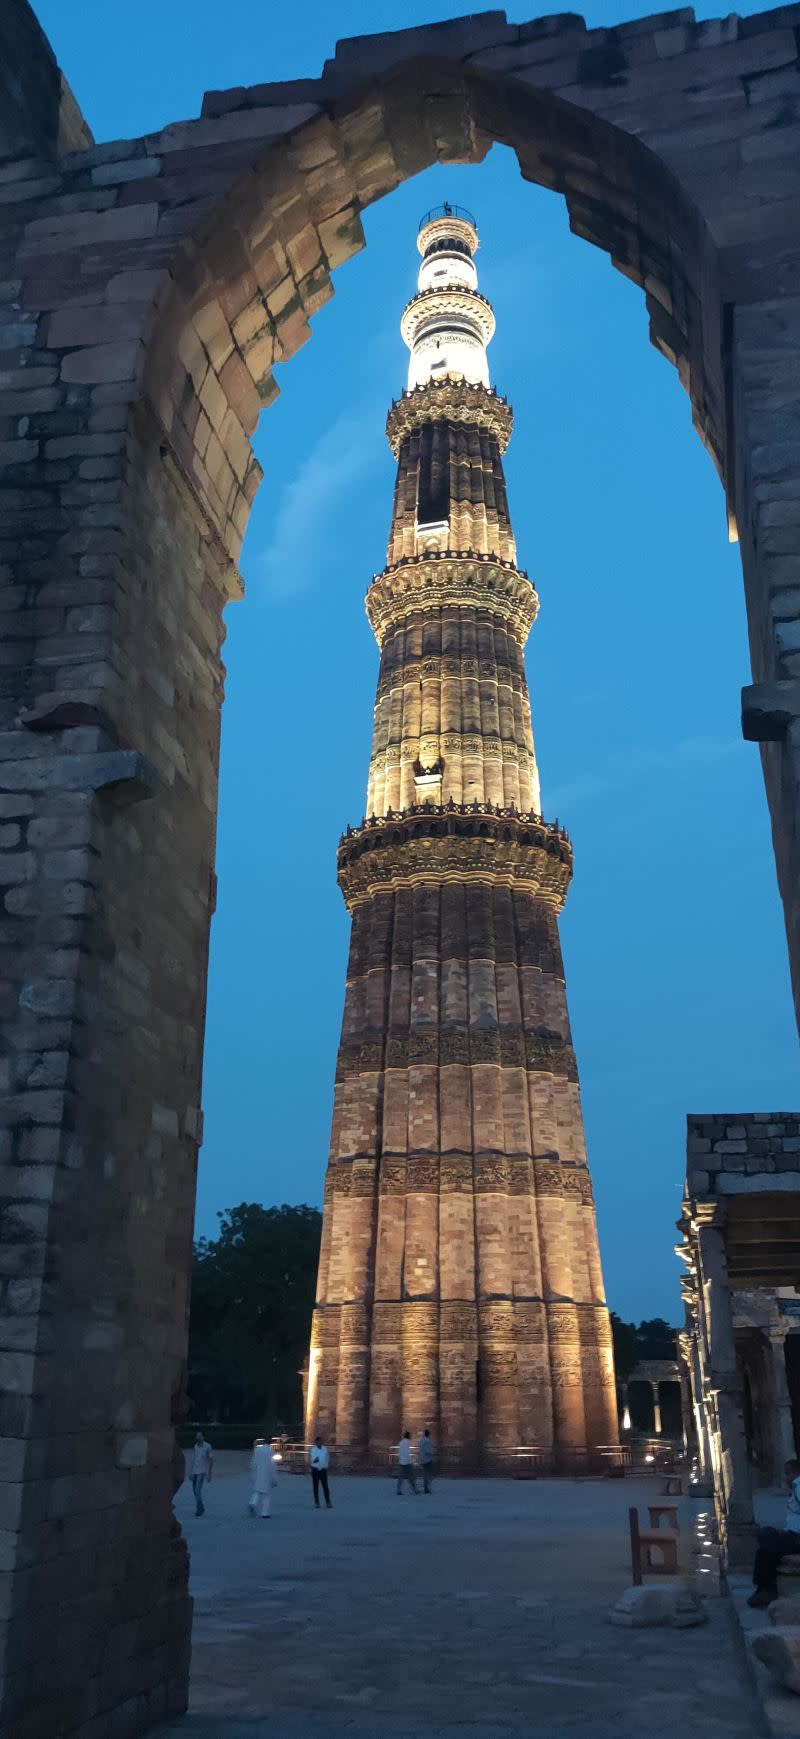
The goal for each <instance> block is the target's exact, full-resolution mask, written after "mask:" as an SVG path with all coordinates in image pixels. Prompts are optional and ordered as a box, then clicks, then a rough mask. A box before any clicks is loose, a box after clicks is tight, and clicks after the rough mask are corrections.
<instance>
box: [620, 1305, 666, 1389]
mask: <svg viewBox="0 0 800 1739" xmlns="http://www.w3.org/2000/svg"><path fill="white" fill-rule="evenodd" d="M611 1332H612V1334H613V1336H614V1363H615V1365H616V1370H617V1381H618V1382H620V1383H624V1382H625V1380H626V1378H628V1377H629V1376H630V1374H631V1371H632V1370H633V1368H634V1365H638V1364H639V1362H640V1360H641V1359H674V1358H675V1336H676V1334H677V1332H678V1331H677V1329H676V1328H671V1327H670V1325H669V1323H668V1322H665V1321H664V1318H663V1316H652V1317H646V1318H645V1319H644V1321H643V1322H639V1323H635V1322H623V1321H622V1319H621V1318H620V1317H619V1316H617V1313H616V1311H614V1310H612V1312H611Z"/></svg>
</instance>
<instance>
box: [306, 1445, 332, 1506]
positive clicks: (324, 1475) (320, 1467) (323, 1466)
mask: <svg viewBox="0 0 800 1739" xmlns="http://www.w3.org/2000/svg"><path fill="white" fill-rule="evenodd" d="M330 1459H331V1458H330V1455H329V1453H328V1445H327V1443H324V1442H323V1440H322V1438H321V1437H320V1436H317V1437H315V1438H314V1442H313V1444H312V1446H311V1454H310V1456H309V1461H310V1463H311V1484H312V1486H313V1488H314V1508H315V1510H318V1509H319V1488H320V1486H322V1495H323V1497H324V1499H325V1508H326V1510H332V1509H333V1504H332V1503H331V1494H330V1492H329V1490H328V1466H329V1464H330Z"/></svg>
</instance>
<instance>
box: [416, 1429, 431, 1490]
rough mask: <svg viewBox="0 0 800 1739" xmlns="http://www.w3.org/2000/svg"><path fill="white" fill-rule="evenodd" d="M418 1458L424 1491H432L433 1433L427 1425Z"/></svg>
mask: <svg viewBox="0 0 800 1739" xmlns="http://www.w3.org/2000/svg"><path fill="white" fill-rule="evenodd" d="M417 1459H418V1461H419V1470H420V1473H421V1474H422V1489H423V1492H428V1493H430V1491H431V1480H432V1477H433V1444H432V1442H431V1434H430V1431H429V1430H428V1427H427V1425H426V1426H425V1430H424V1431H423V1433H422V1436H421V1437H420V1440H419V1444H418V1446H417Z"/></svg>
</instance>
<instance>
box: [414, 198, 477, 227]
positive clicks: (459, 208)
mask: <svg viewBox="0 0 800 1739" xmlns="http://www.w3.org/2000/svg"><path fill="white" fill-rule="evenodd" d="M442 217H455V218H458V220H459V222H460V223H471V224H472V227H473V229H477V227H478V225H477V221H476V219H475V218H474V217H473V215H472V212H471V211H467V208H466V206H465V205H449V204H448V202H447V200H445V201H444V203H443V204H442V205H432V206H431V209H430V211H426V213H425V216H424V217H421V218H420V220H419V227H420V229H421V230H422V229H424V228H425V225H426V224H428V223H436V222H437V220H438V219H439V218H442Z"/></svg>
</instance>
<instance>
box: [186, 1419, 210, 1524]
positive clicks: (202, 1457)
mask: <svg viewBox="0 0 800 1739" xmlns="http://www.w3.org/2000/svg"><path fill="white" fill-rule="evenodd" d="M213 1466H214V1451H213V1449H212V1448H211V1444H210V1443H208V1442H207V1440H206V1438H205V1437H204V1436H203V1433H202V1431H198V1433H197V1436H196V1437H195V1440H194V1449H193V1451H192V1472H191V1481H192V1491H193V1492H194V1504H195V1509H194V1513H195V1515H196V1516H204V1515H205V1513H206V1506H205V1504H204V1503H203V1486H204V1485H205V1484H206V1481H207V1480H209V1479H210V1478H211V1470H212V1468H213Z"/></svg>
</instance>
